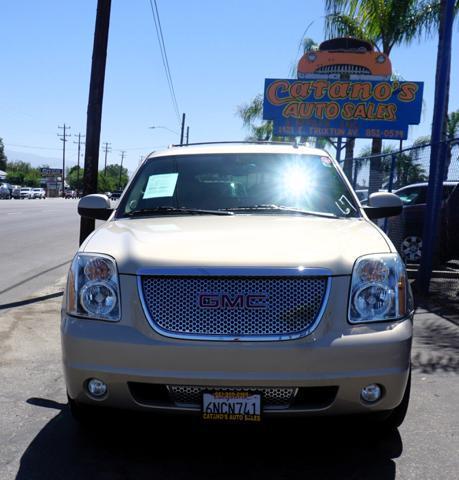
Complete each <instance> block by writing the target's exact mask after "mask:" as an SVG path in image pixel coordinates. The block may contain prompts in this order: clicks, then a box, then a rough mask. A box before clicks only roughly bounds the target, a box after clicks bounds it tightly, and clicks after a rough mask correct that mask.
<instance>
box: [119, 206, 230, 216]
mask: <svg viewBox="0 0 459 480" xmlns="http://www.w3.org/2000/svg"><path fill="white" fill-rule="evenodd" d="M158 213H159V214H162V213H166V214H167V213H172V214H173V213H184V214H187V215H233V212H230V211H226V210H204V209H200V208H187V207H172V206H161V207H151V208H141V209H140V210H133V211H132V212H127V213H125V214H124V216H125V217H141V216H144V215H145V216H147V215H155V214H158Z"/></svg>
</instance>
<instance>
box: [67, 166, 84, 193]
mask: <svg viewBox="0 0 459 480" xmlns="http://www.w3.org/2000/svg"><path fill="white" fill-rule="evenodd" d="M83 175H84V169H83V168H81V167H80V173H79V174H78V165H75V166H74V167H72V168H71V169H70V170H69V171H68V173H67V183H68V184H69V186H70V188H71V189H72V190H80V191H82V190H83Z"/></svg>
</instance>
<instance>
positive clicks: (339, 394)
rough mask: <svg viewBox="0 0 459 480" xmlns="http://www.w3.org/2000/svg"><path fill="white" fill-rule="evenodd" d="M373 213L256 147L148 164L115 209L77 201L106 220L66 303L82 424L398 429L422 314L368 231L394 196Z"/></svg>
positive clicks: (68, 368) (321, 174) (196, 151)
mask: <svg viewBox="0 0 459 480" xmlns="http://www.w3.org/2000/svg"><path fill="white" fill-rule="evenodd" d="M228 182H229V183H230V184H231V183H234V184H235V185H238V188H235V189H228ZM219 187H220V188H219ZM369 204H370V206H369V207H366V208H365V209H364V208H363V207H362V206H361V205H360V204H359V202H358V200H357V197H356V195H355V193H354V192H353V191H352V189H351V187H350V184H349V182H348V181H347V179H346V178H345V176H344V174H343V172H342V171H341V169H340V168H339V167H338V165H337V163H336V162H335V160H333V159H332V158H331V157H330V156H329V154H328V153H326V152H325V151H323V150H318V149H312V148H308V147H304V146H298V147H297V146H292V145H291V144H285V145H281V144H280V145H279V144H276V145H274V144H273V145H270V144H257V143H255V144H250V143H241V144H230V145H228V144H218V145H202V146H197V145H195V146H183V147H173V148H171V149H169V150H166V151H163V152H155V153H153V154H151V155H150V156H149V157H148V158H147V159H146V160H145V161H144V162H143V164H142V165H141V167H140V168H139V170H138V171H137V173H136V175H135V177H134V178H133V179H132V181H131V183H130V184H129V186H128V187H127V189H126V191H125V192H124V194H123V196H122V198H121V200H120V201H119V203H118V204H117V205H116V208H113V207H112V204H111V202H110V201H109V199H108V197H106V196H105V195H102V194H98V195H88V196H86V197H84V198H82V199H81V200H80V201H79V204H78V211H79V213H80V214H81V215H82V216H85V217H89V218H95V219H103V220H108V221H107V222H106V223H105V224H102V225H101V226H100V227H99V228H98V229H97V230H96V231H95V232H94V233H93V234H92V235H91V236H90V237H88V238H87V239H86V241H85V242H84V243H83V245H82V246H81V248H80V249H79V250H78V252H77V253H76V255H75V257H74V259H73V262H72V265H71V269H70V273H69V276H68V283H67V287H66V293H65V295H64V300H63V308H62V325H61V334H62V348H63V362H64V370H65V381H66V387H67V392H68V397H69V403H70V407H71V411H72V413H73V415H74V417H75V418H76V419H79V420H81V421H84V420H88V419H91V418H92V419H96V420H95V421H96V422H97V418H98V417H97V415H98V413H99V412H100V409H101V408H103V407H119V408H126V409H134V410H143V411H156V412H171V411H172V412H174V413H182V414H190V413H191V414H193V413H194V414H196V413H197V414H199V415H201V417H202V418H203V419H204V420H205V421H214V420H224V421H245V422H257V421H261V419H262V418H263V416H265V415H266V416H269V415H275V416H276V417H278V418H280V417H282V416H284V417H286V416H293V415H298V416H302V415H308V416H310V415H314V414H316V415H320V416H322V415H338V414H344V415H352V414H356V415H358V414H362V415H365V418H368V417H369V416H372V415H375V416H378V419H379V420H381V421H384V422H386V424H388V425H391V426H394V425H399V424H400V423H401V422H402V421H403V418H404V416H405V412H406V409H407V407H408V401H409V394H410V348H411V339H412V313H413V302H412V295H411V290H410V286H409V283H408V280H407V275H406V271H405V266H404V264H403V262H402V260H401V259H400V257H399V255H398V254H397V251H396V249H395V247H394V246H393V245H392V244H391V243H390V241H389V240H388V239H387V238H386V237H385V235H384V234H383V233H382V232H381V231H380V230H379V229H378V228H377V227H375V225H374V224H373V223H372V222H371V221H370V218H378V217H381V216H389V215H396V214H398V213H400V212H401V209H402V206H401V201H400V199H399V198H398V197H397V196H396V195H394V194H391V193H386V192H382V193H376V194H373V195H371V196H370V199H369ZM94 414H95V415H96V416H94Z"/></svg>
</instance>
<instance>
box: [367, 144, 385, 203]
mask: <svg viewBox="0 0 459 480" xmlns="http://www.w3.org/2000/svg"><path fill="white" fill-rule="evenodd" d="M381 152H382V139H381V138H374V139H373V141H372V142H371V155H380V154H381ZM382 182H383V171H382V161H381V157H376V158H370V180H369V186H368V194H369V195H370V194H371V193H374V192H377V191H378V190H379V189H380V188H382Z"/></svg>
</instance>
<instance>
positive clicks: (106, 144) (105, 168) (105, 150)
mask: <svg viewBox="0 0 459 480" xmlns="http://www.w3.org/2000/svg"><path fill="white" fill-rule="evenodd" d="M104 145H105V147H104V152H105V167H104V177H106V176H107V153H108V152H111V151H112V149H111V148H110V145H111V143H108V142H105V143H104Z"/></svg>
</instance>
